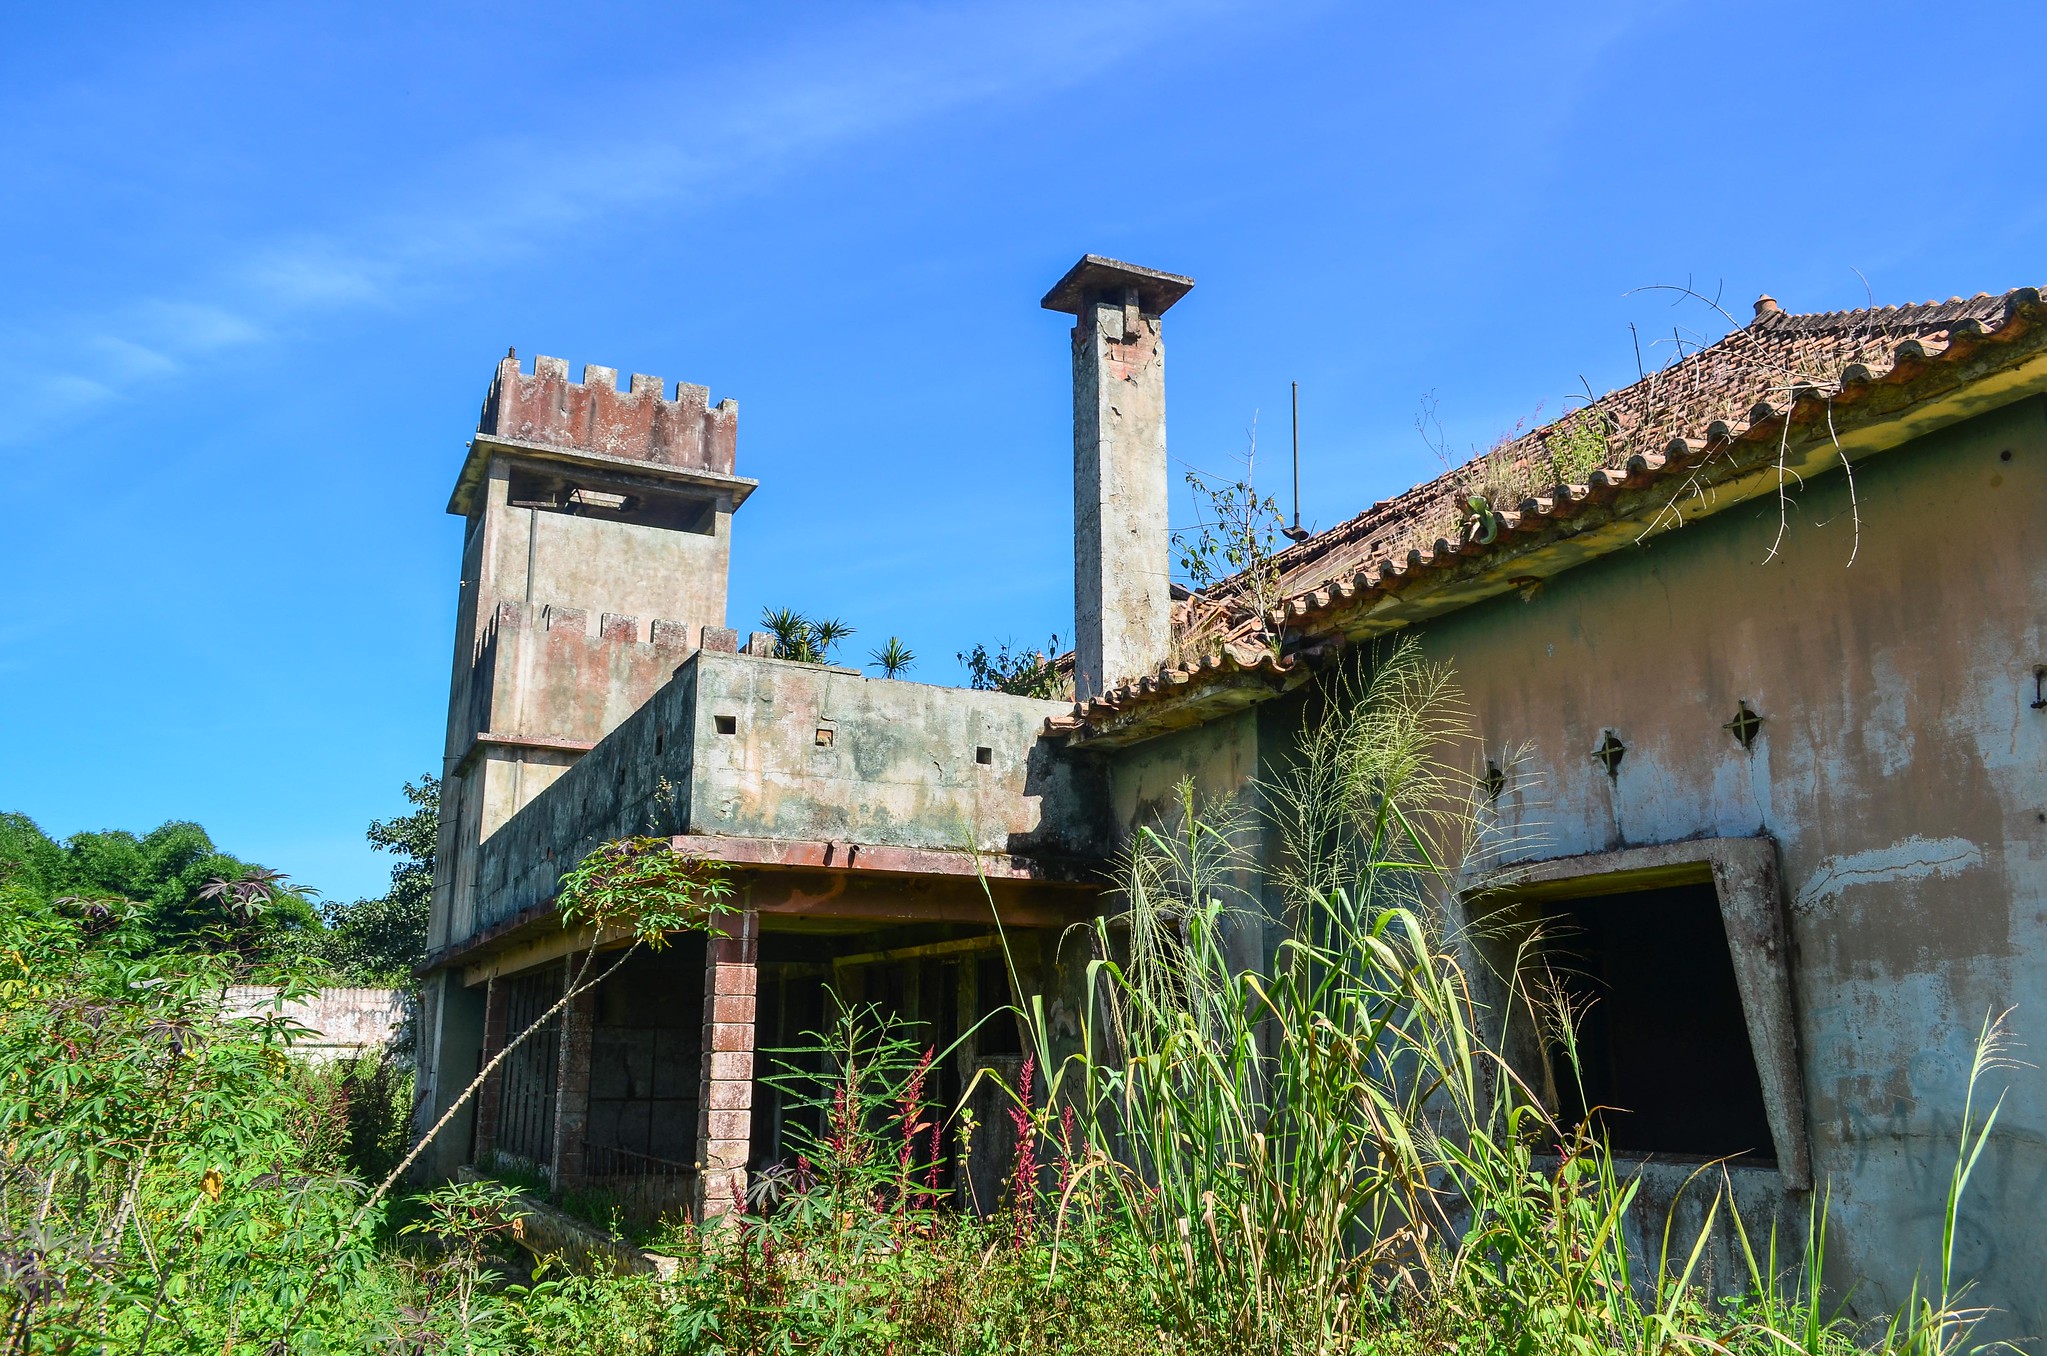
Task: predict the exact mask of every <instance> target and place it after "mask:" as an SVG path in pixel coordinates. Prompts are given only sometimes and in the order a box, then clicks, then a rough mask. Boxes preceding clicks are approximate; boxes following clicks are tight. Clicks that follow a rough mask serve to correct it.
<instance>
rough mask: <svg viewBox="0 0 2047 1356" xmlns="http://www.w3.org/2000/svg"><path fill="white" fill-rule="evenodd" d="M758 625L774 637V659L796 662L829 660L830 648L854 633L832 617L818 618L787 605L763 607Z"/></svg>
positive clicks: (826, 661)
mask: <svg viewBox="0 0 2047 1356" xmlns="http://www.w3.org/2000/svg"><path fill="white" fill-rule="evenodd" d="M761 625H762V626H765V627H766V628H767V629H768V630H769V632H770V633H772V634H773V635H774V637H775V658H777V659H790V660H794V661H795V662H797V663H799V664H829V663H831V662H832V651H833V650H834V649H836V648H837V647H838V645H839V643H840V642H841V641H843V640H845V639H846V637H848V636H850V635H852V634H853V628H852V627H850V626H847V625H846V624H845V623H843V622H841V621H838V620H837V619H835V618H829V617H828V618H824V619H822V620H817V619H813V618H811V617H806V616H804V615H803V614H802V613H801V612H798V611H795V610H794V609H793V608H787V607H778V608H764V609H762V611H761Z"/></svg>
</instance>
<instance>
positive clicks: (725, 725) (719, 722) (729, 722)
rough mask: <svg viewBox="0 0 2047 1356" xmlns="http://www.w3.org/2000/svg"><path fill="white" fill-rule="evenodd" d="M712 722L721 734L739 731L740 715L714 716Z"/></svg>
mask: <svg viewBox="0 0 2047 1356" xmlns="http://www.w3.org/2000/svg"><path fill="white" fill-rule="evenodd" d="M711 724H712V725H713V726H714V727H715V728H716V729H717V731H718V733H719V734H738V733H739V717H737V716H713V717H711Z"/></svg>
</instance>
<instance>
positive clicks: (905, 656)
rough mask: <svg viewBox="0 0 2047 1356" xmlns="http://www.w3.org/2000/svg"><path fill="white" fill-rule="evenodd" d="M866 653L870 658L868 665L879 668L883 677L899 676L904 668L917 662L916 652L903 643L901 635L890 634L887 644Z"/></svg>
mask: <svg viewBox="0 0 2047 1356" xmlns="http://www.w3.org/2000/svg"><path fill="white" fill-rule="evenodd" d="M867 653H868V655H869V656H870V657H871V660H872V662H870V663H869V664H868V667H869V668H875V669H880V670H881V676H882V677H884V678H900V677H901V676H902V675H903V673H904V671H905V670H907V669H908V668H909V667H910V666H911V665H913V664H915V663H916V662H917V652H916V651H915V650H912V649H911V648H910V647H909V646H907V645H905V644H903V638H902V637H901V636H890V637H889V638H888V644H886V645H884V646H882V647H881V648H880V649H878V650H869V651H868V652H867Z"/></svg>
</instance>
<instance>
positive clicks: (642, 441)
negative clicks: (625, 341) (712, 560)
mask: <svg viewBox="0 0 2047 1356" xmlns="http://www.w3.org/2000/svg"><path fill="white" fill-rule="evenodd" d="M666 391H667V382H665V381H664V380H663V379H662V378H660V377H650V376H646V375H644V374H642V373H638V372H635V373H633V376H632V381H631V384H630V386H629V387H628V388H627V389H626V390H624V391H621V390H619V389H618V371H617V369H615V368H610V367H597V366H595V365H588V366H585V367H584V368H583V379H582V380H581V381H580V382H575V381H570V380H569V365H568V363H567V362H566V361H565V360H563V359H561V358H548V357H540V358H536V359H535V360H534V363H533V370H532V371H531V372H526V371H522V370H521V369H520V366H519V360H518V358H516V357H513V356H509V355H508V356H507V357H505V358H504V360H503V361H501V362H500V363H498V370H497V375H496V376H494V377H493V378H492V379H491V383H490V394H489V395H487V396H485V397H484V401H483V412H482V414H481V415H480V416H479V418H478V419H477V421H476V433H477V436H478V437H479V438H491V439H504V440H509V441H512V442H518V443H531V444H538V445H541V446H545V447H557V448H562V449H565V450H568V451H575V452H589V453H596V454H598V455H600V456H606V457H621V458H625V459H628V460H631V461H641V462H647V463H649V464H651V465H654V466H670V467H676V468H679V469H684V470H692V471H708V472H710V473H712V474H714V475H722V476H729V475H731V474H733V467H734V465H735V460H734V458H735V452H736V448H737V444H738V435H739V403H738V402H737V401H734V400H721V401H719V402H718V403H717V404H716V405H712V404H711V403H710V400H711V393H710V389H709V388H708V387H704V386H692V385H690V384H689V383H688V382H678V383H677V384H676V388H675V395H674V397H673V398H672V399H670V398H668V396H667V394H666Z"/></svg>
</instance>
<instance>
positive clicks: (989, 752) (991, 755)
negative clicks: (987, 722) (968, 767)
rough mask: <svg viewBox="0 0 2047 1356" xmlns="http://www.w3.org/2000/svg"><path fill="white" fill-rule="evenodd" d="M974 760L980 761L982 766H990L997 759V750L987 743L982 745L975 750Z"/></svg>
mask: <svg viewBox="0 0 2047 1356" xmlns="http://www.w3.org/2000/svg"><path fill="white" fill-rule="evenodd" d="M974 761H975V762H977V763H979V764H980V765H981V766H982V767H987V766H989V765H990V764H992V763H994V761H995V750H993V749H991V748H989V747H988V746H987V745H985V744H984V745H982V746H981V747H980V748H977V749H975V750H974Z"/></svg>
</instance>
